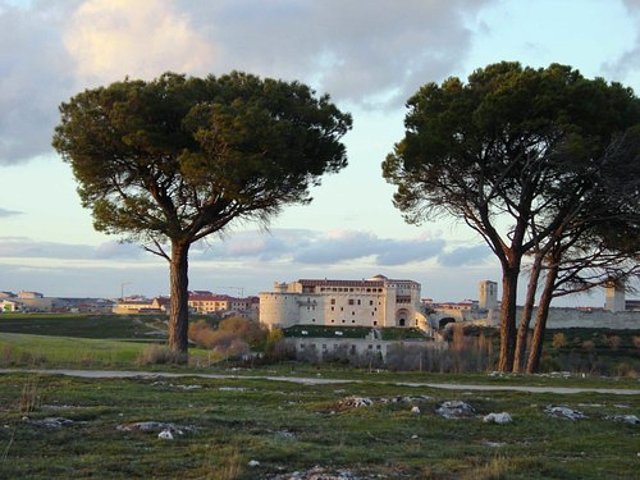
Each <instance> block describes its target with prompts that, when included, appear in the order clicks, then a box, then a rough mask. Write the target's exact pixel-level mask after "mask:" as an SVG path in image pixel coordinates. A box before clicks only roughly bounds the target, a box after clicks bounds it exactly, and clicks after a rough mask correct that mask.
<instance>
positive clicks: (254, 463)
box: [247, 460, 260, 468]
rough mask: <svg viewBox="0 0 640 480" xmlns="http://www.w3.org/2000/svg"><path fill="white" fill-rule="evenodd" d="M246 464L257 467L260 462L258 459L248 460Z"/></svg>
mask: <svg viewBox="0 0 640 480" xmlns="http://www.w3.org/2000/svg"><path fill="white" fill-rule="evenodd" d="M247 465H249V466H250V467H251V468H254V467H259V466H260V462H259V461H258V460H249V463H247Z"/></svg>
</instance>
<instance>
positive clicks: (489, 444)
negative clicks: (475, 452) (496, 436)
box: [482, 440, 506, 448]
mask: <svg viewBox="0 0 640 480" xmlns="http://www.w3.org/2000/svg"><path fill="white" fill-rule="evenodd" d="M482 443H483V444H484V445H486V446H487V447H491V448H500V447H504V446H505V445H506V443H504V442H490V441H488V440H486V441H484V442H482Z"/></svg>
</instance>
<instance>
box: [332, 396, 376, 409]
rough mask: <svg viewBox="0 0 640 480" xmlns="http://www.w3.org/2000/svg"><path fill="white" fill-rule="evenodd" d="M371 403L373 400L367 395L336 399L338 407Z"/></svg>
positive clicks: (361, 405)
mask: <svg viewBox="0 0 640 480" xmlns="http://www.w3.org/2000/svg"><path fill="white" fill-rule="evenodd" d="M371 405H373V400H371V399H370V398H368V397H346V398H343V399H342V400H339V401H338V408H341V409H347V408H362V407H370V406H371Z"/></svg>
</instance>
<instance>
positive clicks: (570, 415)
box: [544, 405, 588, 421]
mask: <svg viewBox="0 0 640 480" xmlns="http://www.w3.org/2000/svg"><path fill="white" fill-rule="evenodd" d="M544 413H546V414H547V415H549V416H551V417H559V418H567V419H569V420H572V421H576V420H582V419H583V418H588V417H587V416H586V415H585V414H584V413H582V412H581V411H579V410H574V409H572V408H569V407H567V406H564V405H558V406H553V405H547V407H546V408H545V409H544Z"/></svg>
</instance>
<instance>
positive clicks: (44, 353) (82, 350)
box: [0, 333, 145, 367]
mask: <svg viewBox="0 0 640 480" xmlns="http://www.w3.org/2000/svg"><path fill="white" fill-rule="evenodd" d="M144 348H145V344H143V343H136V342H125V341H117V340H98V339H90V338H72V337H51V336H44V335H26V334H21V333H3V334H2V335H0V363H2V364H4V365H5V366H11V361H15V362H16V363H17V364H18V365H20V366H40V365H45V366H56V367H60V366H76V367H82V366H114V367H115V366H131V365H133V364H134V363H135V360H136V358H137V356H138V355H139V354H140V352H141V351H142V350H143V349H144ZM21 359H22V360H23V361H20V360H21Z"/></svg>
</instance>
